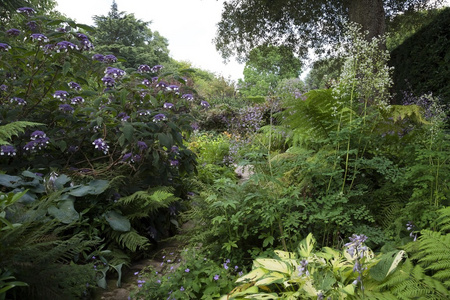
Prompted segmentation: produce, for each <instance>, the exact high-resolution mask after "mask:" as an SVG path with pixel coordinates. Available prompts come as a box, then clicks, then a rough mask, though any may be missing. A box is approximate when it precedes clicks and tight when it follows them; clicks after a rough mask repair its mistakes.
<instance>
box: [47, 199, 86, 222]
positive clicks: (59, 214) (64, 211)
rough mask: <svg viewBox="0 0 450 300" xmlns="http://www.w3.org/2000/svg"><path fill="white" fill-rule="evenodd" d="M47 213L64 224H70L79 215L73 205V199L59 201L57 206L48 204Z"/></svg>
mask: <svg viewBox="0 0 450 300" xmlns="http://www.w3.org/2000/svg"><path fill="white" fill-rule="evenodd" d="M48 213H49V214H50V215H51V216H53V217H55V218H56V219H58V220H59V221H60V222H62V223H64V224H70V223H72V222H74V221H76V220H78V219H79V217H80V215H79V214H78V212H77V211H76V210H75V208H74V207H73V200H65V201H60V202H58V207H55V206H50V207H49V208H48Z"/></svg>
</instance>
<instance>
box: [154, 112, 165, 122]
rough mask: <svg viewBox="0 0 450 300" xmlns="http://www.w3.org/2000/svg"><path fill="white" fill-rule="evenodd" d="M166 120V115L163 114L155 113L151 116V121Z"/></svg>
mask: <svg viewBox="0 0 450 300" xmlns="http://www.w3.org/2000/svg"><path fill="white" fill-rule="evenodd" d="M165 120H167V118H166V116H165V115H164V114H157V115H156V116H154V117H153V122H155V123H158V122H160V121H165Z"/></svg>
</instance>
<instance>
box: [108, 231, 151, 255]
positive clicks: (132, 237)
mask: <svg viewBox="0 0 450 300" xmlns="http://www.w3.org/2000/svg"><path fill="white" fill-rule="evenodd" d="M110 235H111V237H112V238H113V239H114V240H116V241H117V243H119V244H120V245H121V246H122V247H124V248H128V249H130V250H131V251H133V252H136V250H137V249H138V248H139V249H140V250H145V249H147V247H148V246H150V241H149V239H148V238H146V237H144V236H142V235H140V234H138V233H137V232H136V231H135V230H131V231H128V232H119V231H111V233H110Z"/></svg>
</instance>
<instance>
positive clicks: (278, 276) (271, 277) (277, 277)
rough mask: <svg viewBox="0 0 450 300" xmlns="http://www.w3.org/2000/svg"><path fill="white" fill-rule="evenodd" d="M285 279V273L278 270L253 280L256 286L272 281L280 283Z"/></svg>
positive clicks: (268, 283) (271, 282)
mask: <svg viewBox="0 0 450 300" xmlns="http://www.w3.org/2000/svg"><path fill="white" fill-rule="evenodd" d="M284 280H286V275H285V274H282V273H279V272H271V273H269V274H267V275H266V276H264V277H263V278H261V279H259V280H258V281H256V282H255V285H256V286H260V285H270V284H273V283H282V282H283V281H284Z"/></svg>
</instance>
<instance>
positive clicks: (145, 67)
mask: <svg viewBox="0 0 450 300" xmlns="http://www.w3.org/2000/svg"><path fill="white" fill-rule="evenodd" d="M151 70H152V69H151V68H150V67H149V66H148V65H140V66H139V67H138V68H137V71H138V72H139V73H149V72H151Z"/></svg>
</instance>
